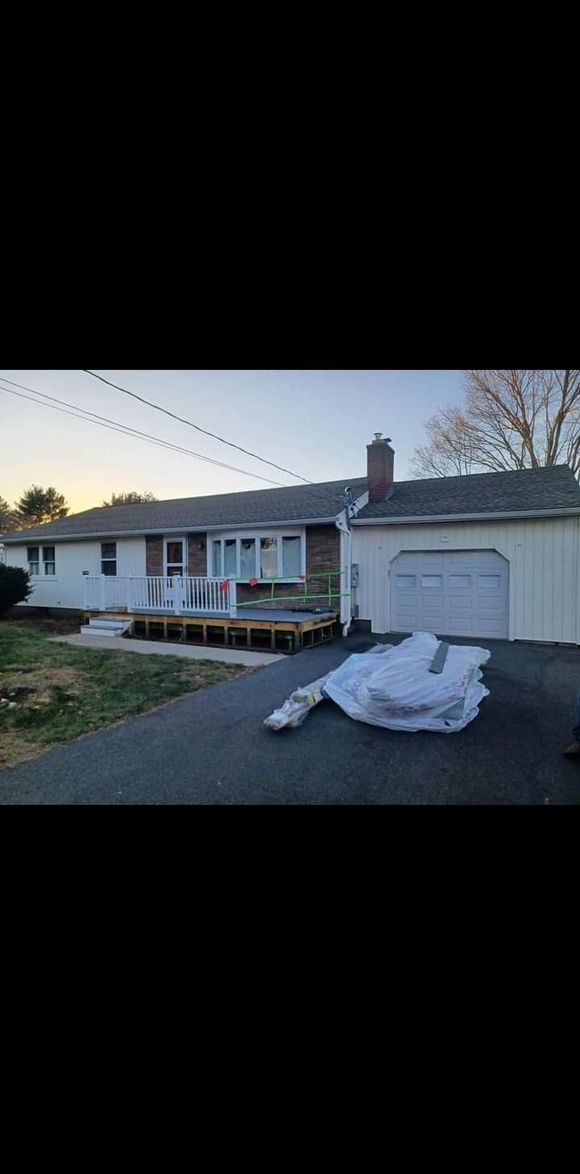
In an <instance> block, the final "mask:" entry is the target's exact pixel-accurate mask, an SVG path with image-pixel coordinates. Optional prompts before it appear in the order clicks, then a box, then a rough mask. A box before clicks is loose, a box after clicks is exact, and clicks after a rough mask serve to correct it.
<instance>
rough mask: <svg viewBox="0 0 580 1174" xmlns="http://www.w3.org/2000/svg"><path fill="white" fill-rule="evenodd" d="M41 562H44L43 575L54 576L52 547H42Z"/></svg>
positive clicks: (54, 563) (54, 566)
mask: <svg viewBox="0 0 580 1174" xmlns="http://www.w3.org/2000/svg"><path fill="white" fill-rule="evenodd" d="M42 560H43V562H44V573H45V575H54V574H55V572H56V562H55V558H54V546H43V548H42Z"/></svg>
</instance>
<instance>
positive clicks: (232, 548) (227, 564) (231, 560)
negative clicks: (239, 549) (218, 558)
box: [224, 538, 238, 579]
mask: <svg viewBox="0 0 580 1174" xmlns="http://www.w3.org/2000/svg"><path fill="white" fill-rule="evenodd" d="M236 546H237V541H236V539H235V538H226V540H225V542H224V575H225V576H226V578H230V579H235V577H236V575H237V573H238V562H237V557H236Z"/></svg>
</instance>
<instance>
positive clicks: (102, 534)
mask: <svg viewBox="0 0 580 1174" xmlns="http://www.w3.org/2000/svg"><path fill="white" fill-rule="evenodd" d="M335 520H336V514H331V515H330V516H329V517H328V518H288V519H286V520H283V521H277V520H276V521H272V520H271V521H269V522H234V523H232V522H220V523H219V525H212V526H204V525H198V526H191V525H190V526H187V525H181V526H157V527H156V528H155V529H145V528H143V527H141V529H139V530H93V532H92V533H91V534H49V533H48V529H47V530H46V532H41V533H36V534H30V533H26V532H25V531H22V532H19V531H18V530H13V531H10V533H9V534H6V535H5V536H4V537H2V535H0V542H3V543H5V544H12V545H15V544H17V543H22V542H44V539H45V538H46V539H47V540H50V541H51V542H52V541H54V542H83V541H84V540H85V539H92V538H94V539H98V538H145V537H147V536H148V535H155V534H179V535H181V534H205V533H207V532H209V531H212V532H214V531H216V530H222V531H223V530H257V529H260V528H261V527H263V526H275V527H277V526H323V525H331V524H332V525H334V522H335Z"/></svg>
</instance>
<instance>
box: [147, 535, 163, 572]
mask: <svg viewBox="0 0 580 1174" xmlns="http://www.w3.org/2000/svg"><path fill="white" fill-rule="evenodd" d="M145 567H146V573H147V574H148V575H162V574H163V538H161V537H158V536H157V535H155V536H154V537H151V538H146V539H145Z"/></svg>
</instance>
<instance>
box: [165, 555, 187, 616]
mask: <svg viewBox="0 0 580 1174" xmlns="http://www.w3.org/2000/svg"><path fill="white" fill-rule="evenodd" d="M163 548H164V557H163V571H164V575H165V578H166V580H167V582H166V585H165V594H166V597H167V599H168V600H169V601H170V602H172V603H173V606H174V607H175V608H183V607H185V583H181V582H180V580H182V579H183V577H184V575H186V573H187V553H186V552H187V544H186V541H185V538H166V539H165V541H164V543H163Z"/></svg>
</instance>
